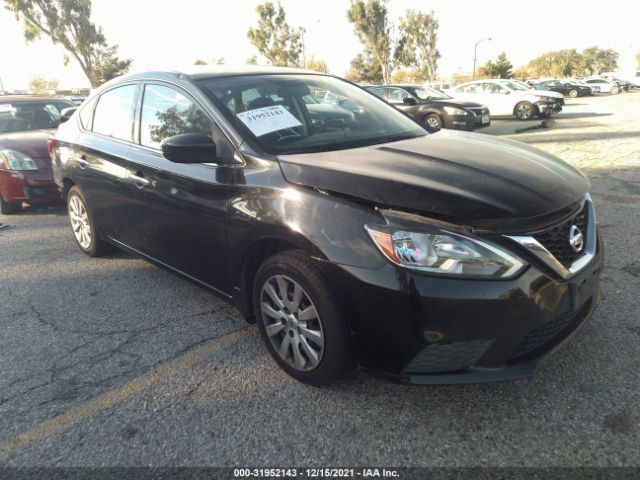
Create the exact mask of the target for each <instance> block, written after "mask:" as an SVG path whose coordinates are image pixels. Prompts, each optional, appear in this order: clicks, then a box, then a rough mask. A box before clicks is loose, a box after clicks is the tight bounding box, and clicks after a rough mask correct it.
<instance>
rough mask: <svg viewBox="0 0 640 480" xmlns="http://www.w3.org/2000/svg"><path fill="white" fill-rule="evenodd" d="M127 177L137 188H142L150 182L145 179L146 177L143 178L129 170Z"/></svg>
mask: <svg viewBox="0 0 640 480" xmlns="http://www.w3.org/2000/svg"><path fill="white" fill-rule="evenodd" d="M127 178H128V179H129V180H130V181H131V182H133V183H135V184H136V187H138V188H144V187H146V186H147V185H149V184H150V183H151V182H150V181H149V180H147V179H146V178H144V177H143V176H141V175H139V174H137V175H136V174H133V173H131V172H129V173H128V174H127Z"/></svg>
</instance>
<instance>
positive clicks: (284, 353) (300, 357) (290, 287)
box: [260, 275, 324, 372]
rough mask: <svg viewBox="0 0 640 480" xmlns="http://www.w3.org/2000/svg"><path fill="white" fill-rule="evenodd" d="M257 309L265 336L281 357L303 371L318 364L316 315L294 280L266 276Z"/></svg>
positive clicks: (321, 341) (319, 339) (321, 345)
mask: <svg viewBox="0 0 640 480" xmlns="http://www.w3.org/2000/svg"><path fill="white" fill-rule="evenodd" d="M260 310H261V311H262V321H263V322H264V326H265V329H266V331H267V336H268V337H269V340H270V341H271V345H273V348H274V349H275V351H276V352H278V355H279V356H280V358H281V359H282V360H284V361H285V362H287V364H289V365H290V366H291V367H293V368H295V369H296V370H300V371H303V372H304V371H309V370H313V369H314V368H316V367H317V366H318V365H319V364H320V360H322V353H323V351H324V334H323V332H322V323H321V322H320V316H319V315H318V311H317V310H316V307H315V306H314V305H313V302H312V301H311V299H310V298H309V295H308V294H307V292H305V290H304V289H303V288H302V287H301V286H300V285H299V284H298V283H297V282H296V281H295V280H292V279H291V278H289V277H287V276H285V275H274V276H272V277H270V278H269V279H268V280H267V281H266V282H265V283H264V285H263V287H262V292H261V294H260Z"/></svg>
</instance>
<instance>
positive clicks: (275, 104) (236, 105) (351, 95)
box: [200, 74, 426, 154]
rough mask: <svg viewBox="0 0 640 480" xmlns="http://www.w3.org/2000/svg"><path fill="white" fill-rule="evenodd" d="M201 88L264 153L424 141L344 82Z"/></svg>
mask: <svg viewBox="0 0 640 480" xmlns="http://www.w3.org/2000/svg"><path fill="white" fill-rule="evenodd" d="M200 85H201V87H202V88H203V90H204V91H205V93H207V95H208V96H209V97H210V98H211V99H212V101H213V102H214V103H215V104H216V105H217V106H218V108H219V109H220V110H221V111H222V113H223V114H224V115H225V116H226V117H227V119H228V120H229V121H230V122H231V123H232V124H233V125H234V126H235V127H236V128H237V129H238V130H240V131H241V132H243V133H244V134H245V135H246V136H248V137H249V138H250V139H253V140H254V141H256V142H257V143H258V145H259V146H260V147H261V148H262V149H263V150H265V151H266V152H268V153H272V154H292V153H307V152H322V151H330V150H340V149H345V148H354V147H360V146H366V145H374V144H378V143H385V142H391V141H395V140H401V139H405V138H413V137H418V136H422V135H426V131H425V130H424V129H423V128H422V127H420V126H419V125H418V124H417V123H415V122H414V121H413V120H411V119H410V118H408V117H407V116H405V115H404V114H403V113H401V112H399V111H398V110H396V109H395V108H393V107H391V106H389V105H388V104H387V103H386V102H384V101H382V100H380V99H379V98H378V97H376V96H375V95H373V94H370V93H368V92H367V91H365V90H363V89H361V88H359V87H356V86H354V85H352V84H351V83H349V82H346V81H343V80H339V79H337V78H334V77H329V76H323V75H308V74H300V75H284V74H273V75H247V76H239V77H224V78H210V79H205V80H201V81H200Z"/></svg>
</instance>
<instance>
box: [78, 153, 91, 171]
mask: <svg viewBox="0 0 640 480" xmlns="http://www.w3.org/2000/svg"><path fill="white" fill-rule="evenodd" d="M78 165H80V168H84V167H86V166H87V165H89V162H88V161H87V157H85V156H84V155H82V156H81V157H79V158H78Z"/></svg>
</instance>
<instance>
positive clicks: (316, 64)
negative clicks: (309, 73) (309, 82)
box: [306, 55, 329, 73]
mask: <svg viewBox="0 0 640 480" xmlns="http://www.w3.org/2000/svg"><path fill="white" fill-rule="evenodd" d="M306 67H307V69H308V70H314V71H316V72H320V73H328V72H329V68H328V67H327V64H326V62H325V61H324V60H322V59H316V58H315V57H314V56H313V55H312V56H311V58H310V59H309V60H307V65H306Z"/></svg>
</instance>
